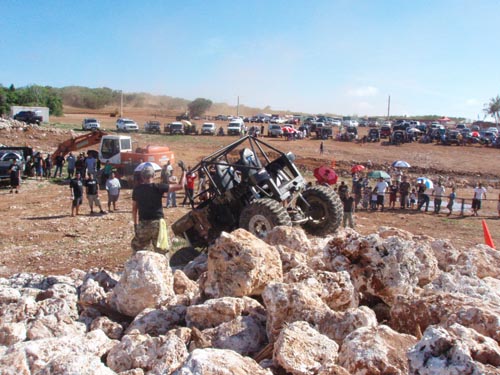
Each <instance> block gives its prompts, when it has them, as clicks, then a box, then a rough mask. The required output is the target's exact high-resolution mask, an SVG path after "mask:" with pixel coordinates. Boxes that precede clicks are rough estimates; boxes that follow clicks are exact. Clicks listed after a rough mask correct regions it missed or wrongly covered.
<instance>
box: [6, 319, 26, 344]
mask: <svg viewBox="0 0 500 375" xmlns="http://www.w3.org/2000/svg"><path fill="white" fill-rule="evenodd" d="M24 340H26V325H25V324H24V323H3V324H0V345H5V346H10V345H13V344H15V343H17V342H21V341H24Z"/></svg>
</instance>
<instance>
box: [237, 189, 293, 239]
mask: <svg viewBox="0 0 500 375" xmlns="http://www.w3.org/2000/svg"><path fill="white" fill-rule="evenodd" d="M279 225H286V226H292V220H291V219H290V216H289V215H288V213H287V212H286V210H285V207H283V206H282V205H281V204H280V203H279V202H277V201H275V200H274V199H269V198H263V199H258V200H256V201H254V202H252V203H250V204H249V205H248V206H247V207H245V208H244V209H243V211H242V212H241V215H240V228H243V229H246V230H247V231H249V232H250V233H253V234H254V235H255V236H257V237H259V238H264V237H265V236H267V233H269V231H271V230H272V229H273V228H274V227H276V226H279Z"/></svg>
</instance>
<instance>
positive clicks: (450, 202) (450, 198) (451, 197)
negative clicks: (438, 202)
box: [446, 188, 500, 216]
mask: <svg viewBox="0 0 500 375" xmlns="http://www.w3.org/2000/svg"><path fill="white" fill-rule="evenodd" d="M456 197H457V194H456V193H455V188H451V193H450V195H448V204H447V205H446V208H447V209H448V210H450V212H448V214H447V215H446V216H450V215H451V212H452V211H453V203H455V199H456ZM498 198H499V200H500V195H499V197H498Z"/></svg>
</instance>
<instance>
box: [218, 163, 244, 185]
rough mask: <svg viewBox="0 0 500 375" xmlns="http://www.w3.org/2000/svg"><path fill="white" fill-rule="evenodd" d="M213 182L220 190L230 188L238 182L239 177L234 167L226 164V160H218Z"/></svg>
mask: <svg viewBox="0 0 500 375" xmlns="http://www.w3.org/2000/svg"><path fill="white" fill-rule="evenodd" d="M215 171H216V173H215V176H214V182H215V184H216V185H217V188H218V189H219V190H221V191H223V192H224V191H227V190H231V189H232V188H233V187H234V186H235V185H237V184H239V183H240V178H239V177H238V175H236V173H235V172H234V168H233V167H231V166H230V165H227V162H225V161H220V162H219V164H217V165H216V166H215Z"/></svg>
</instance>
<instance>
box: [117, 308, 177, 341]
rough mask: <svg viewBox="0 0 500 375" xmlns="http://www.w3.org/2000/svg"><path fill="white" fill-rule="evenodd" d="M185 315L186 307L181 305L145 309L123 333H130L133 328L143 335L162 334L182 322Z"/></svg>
mask: <svg viewBox="0 0 500 375" xmlns="http://www.w3.org/2000/svg"><path fill="white" fill-rule="evenodd" d="M185 316H186V307H185V306H182V305H173V306H165V307H161V308H159V309H145V310H143V311H142V312H141V313H140V314H139V315H137V316H136V317H135V319H134V320H133V322H132V323H131V324H130V325H129V326H128V328H127V330H126V331H125V333H126V334H130V333H131V332H132V331H133V330H138V331H139V332H140V333H141V334H143V335H144V334H148V335H151V336H159V335H164V334H166V333H167V332H168V331H170V330H171V329H172V328H173V327H175V326H178V325H181V324H183V322H184V319H185Z"/></svg>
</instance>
